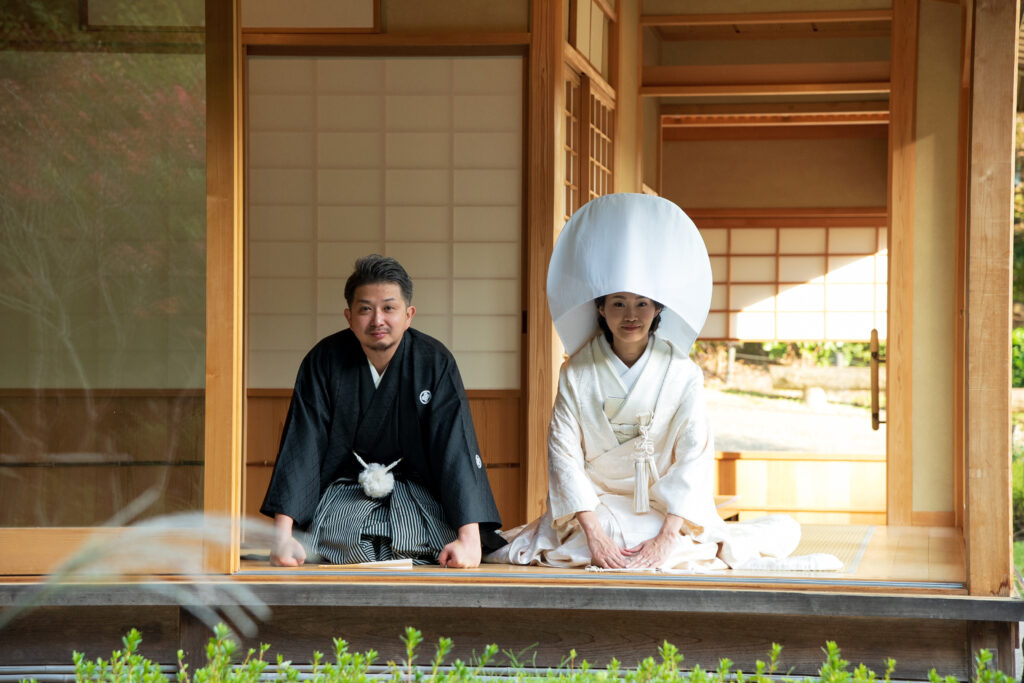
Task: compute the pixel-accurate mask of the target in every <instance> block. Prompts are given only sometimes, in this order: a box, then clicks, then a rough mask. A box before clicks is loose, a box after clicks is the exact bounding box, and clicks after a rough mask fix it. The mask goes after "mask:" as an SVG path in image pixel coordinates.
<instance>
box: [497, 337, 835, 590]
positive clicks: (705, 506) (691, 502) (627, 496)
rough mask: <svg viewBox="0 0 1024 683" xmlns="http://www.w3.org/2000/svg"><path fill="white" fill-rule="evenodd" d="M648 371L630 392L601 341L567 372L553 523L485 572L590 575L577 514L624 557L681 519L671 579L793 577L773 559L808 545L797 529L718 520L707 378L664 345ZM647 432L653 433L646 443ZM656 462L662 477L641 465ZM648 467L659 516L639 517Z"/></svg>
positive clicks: (553, 432) (513, 539)
mask: <svg viewBox="0 0 1024 683" xmlns="http://www.w3.org/2000/svg"><path fill="white" fill-rule="evenodd" d="M616 362H618V365H620V368H616V364H617V363H616ZM637 365H641V366H642V370H641V371H640V373H639V376H636V377H630V376H628V375H627V377H626V380H627V383H628V382H635V383H634V384H633V386H632V387H631V388H630V387H629V386H627V383H624V382H623V379H622V378H621V377H620V374H619V369H624V366H622V365H621V361H618V359H617V358H615V357H614V354H613V352H612V351H611V347H610V346H609V345H608V343H607V342H606V341H605V340H604V339H603V337H602V335H600V334H599V335H597V336H595V337H594V338H593V339H591V340H590V341H589V342H588V343H586V344H584V346H583V347H582V348H581V349H580V350H579V351H578V352H577V353H575V354H574V355H573V356H572V358H570V359H569V361H568V363H566V364H565V365H564V366H563V367H562V370H561V373H560V376H559V381H558V396H557V397H556V399H555V405H554V409H553V414H552V418H551V426H550V429H549V432H548V475H549V492H548V507H547V511H546V512H545V513H544V515H543V516H541V517H540V518H539V519H537V520H534V521H533V522H531V523H529V524H526V525H524V526H521V527H517V528H515V529H512V530H510V531H507V532H504V534H503V535H504V536H505V538H506V539H508V540H509V544H508V545H506V546H504V547H502V548H500V549H499V550H497V551H495V552H494V553H491V554H490V555H488V556H487V557H486V558H485V561H488V562H508V563H512V564H524V565H525V564H538V565H547V566H555V567H582V566H586V565H589V564H590V562H591V557H590V549H589V547H588V545H587V537H586V534H585V533H584V531H583V529H582V528H581V527H580V525H579V523H578V522H577V521H576V518H575V514H576V513H577V512H579V511H582V510H592V511H594V512H595V513H596V514H597V516H598V519H599V520H600V522H601V525H602V527H603V528H604V530H605V532H606V533H607V534H608V536H609V537H610V538H611V539H612V540H613V541H614V542H615V543H617V544H618V545H619V546H620V547H623V548H632V547H634V546H636V545H639V544H640V543H642V542H643V541H646V540H648V539H650V538H653V537H654V536H656V535H657V534H658V532H659V531H660V530H661V525H662V522H663V521H664V519H665V515H666V514H667V513H671V514H675V515H678V516H680V517H682V518H683V519H684V520H685V522H684V525H683V529H682V531H681V538H680V539H679V542H678V543H677V544H676V548H675V550H674V552H673V553H672V554H671V556H670V557H669V558H668V559H667V560H666V561H665V562H664V563H663V564H662V565H661V568H663V569H670V568H675V569H683V570H699V569H724V568H726V567H732V568H739V567H742V566H743V565H745V564H748V565H757V564H758V563H759V562H760V564H761V566H759V567H758V568H761V569H783V568H787V569H788V568H790V567H783V566H777V562H776V566H772V562H775V561H774V560H771V559H770V558H785V557H787V556H788V555H789V554H790V553H792V552H793V550H794V549H795V548H796V546H797V544H798V543H799V540H800V526H799V524H797V522H796V521H795V520H793V519H792V518H791V517H789V516H788V515H769V516H766V517H761V518H759V519H755V520H751V521H749V522H748V521H744V522H737V523H729V524H726V523H725V522H724V521H722V519H721V517H720V516H719V515H718V512H717V510H716V508H715V501H714V495H713V491H712V489H713V476H714V470H713V468H714V466H715V456H714V445H713V440H712V435H711V431H710V429H709V427H708V419H707V414H706V411H705V405H704V384H703V381H704V377H703V374H702V372H701V370H700V368H699V367H698V366H697V365H696V364H695V363H693V362H692V361H691V360H690V359H689V358H688V357H687V355H686V354H685V353H684V352H683V351H681V350H680V349H679V348H678V347H676V346H674V345H673V344H672V343H670V342H668V341H666V340H664V339H661V338H659V337H657V336H654V337H653V339H652V341H651V342H650V343H649V344H648V349H647V351H646V352H645V354H644V356H643V357H641V359H640V360H639V361H638V362H637V364H634V368H636V366H637ZM633 374H635V373H633ZM648 424H649V426H648ZM639 425H644V426H645V428H646V429H645V430H644V431H646V438H647V440H646V441H645V439H644V435H643V434H640V431H641V430H640V427H639ZM645 446H646V448H645ZM651 446H653V449H652V448H651ZM645 450H646V452H647V453H648V454H649V456H648V458H647V459H648V460H649V461H650V463H653V467H652V466H651V465H650V464H648V463H643V464H642V465H639V466H638V465H637V464H636V460H637V458H638V457H643V453H644V451H645ZM642 467H647V468H649V470H648V471H649V474H648V476H647V477H646V478H647V479H648V487H647V494H648V496H649V511H648V512H636V511H635V510H636V509H643V507H645V506H644V504H643V503H642V502H641V503H639V504H637V501H635V498H642V497H643V490H642V489H643V486H642V485H641V486H639V487H637V486H636V483H637V481H638V477H639V476H640V475H639V474H638V472H639V471H640V470H641V468H642ZM650 470H653V472H650ZM640 481H641V482H642V479H640ZM635 489H640V490H637V491H635ZM809 557H813V556H809ZM761 558H764V560H768V563H767V564H765V563H764V562H763V561H761ZM792 559H797V558H792ZM792 568H794V569H796V568H797V567H795V566H794V567H792ZM802 568H814V567H802ZM821 568H825V567H821ZM830 568H835V567H830Z"/></svg>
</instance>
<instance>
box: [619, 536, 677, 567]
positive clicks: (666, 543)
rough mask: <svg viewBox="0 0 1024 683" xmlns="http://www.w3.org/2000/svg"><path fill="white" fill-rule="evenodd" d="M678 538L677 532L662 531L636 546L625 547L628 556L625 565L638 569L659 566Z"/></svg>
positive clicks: (666, 557)
mask: <svg viewBox="0 0 1024 683" xmlns="http://www.w3.org/2000/svg"><path fill="white" fill-rule="evenodd" d="M678 539H679V534H678V533H675V534H666V533H664V531H663V532H662V533H659V534H658V535H657V536H655V537H654V538H649V539H647V540H646V541H644V542H643V543H641V544H640V545H638V546H636V547H633V548H627V549H626V553H628V554H629V556H630V558H629V562H628V564H627V565H626V566H627V567H630V568H640V569H647V568H656V567H660V566H661V565H662V564H663V563H664V562H665V560H667V559H668V558H669V555H671V554H672V550H673V549H674V548H675V545H676V542H677V541H678Z"/></svg>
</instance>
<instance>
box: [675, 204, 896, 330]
mask: <svg viewBox="0 0 1024 683" xmlns="http://www.w3.org/2000/svg"><path fill="white" fill-rule="evenodd" d="M695 220H696V222H697V225H698V226H702V223H703V221H701V220H700V219H699V218H695ZM765 220H767V221H770V220H771V219H765ZM778 220H779V224H778V227H750V226H742V227H740V226H731V227H730V226H724V225H722V222H718V223H717V224H716V227H703V226H702V227H701V228H700V232H701V235H702V236H703V238H704V243H705V244H706V245H707V248H708V255H709V256H710V257H711V270H712V273H713V275H714V282H715V286H714V291H713V298H712V301H711V313H710V314H709V315H708V320H707V323H706V324H705V325H704V330H703V331H702V332H701V338H703V339H742V340H745V341H756V340H773V339H779V340H823V341H864V340H867V339H868V338H869V336H870V333H871V329H872V328H876V329H878V332H879V334H880V335H881V337H882V338H885V336H886V308H887V305H886V292H887V284H886V283H887V280H888V274H887V272H886V267H887V264H886V260H887V254H888V251H887V248H886V229H885V227H883V226H882V225H876V226H856V227H849V226H821V227H818V226H805V225H801V226H799V227H791V224H789V223H788V222H787V221H786V219H785V218H780V219H778ZM823 222H824V221H823ZM793 223H797V221H793ZM705 225H706V223H705ZM719 226H721V227H719Z"/></svg>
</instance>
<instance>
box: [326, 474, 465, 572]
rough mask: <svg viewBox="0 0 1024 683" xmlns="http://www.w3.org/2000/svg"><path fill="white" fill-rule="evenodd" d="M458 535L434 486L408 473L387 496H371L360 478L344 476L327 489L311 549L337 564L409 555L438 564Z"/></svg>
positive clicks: (414, 558) (377, 560) (415, 561)
mask: <svg viewBox="0 0 1024 683" xmlns="http://www.w3.org/2000/svg"><path fill="white" fill-rule="evenodd" d="M456 537H457V535H456V533H455V531H454V530H453V529H452V528H451V526H450V525H449V524H448V523H447V522H446V521H445V517H444V511H443V510H442V509H441V505H440V504H439V503H438V502H437V500H436V499H435V498H434V497H433V496H432V495H430V492H429V491H427V489H426V488H425V487H423V486H422V485H420V484H418V483H416V482H414V481H408V480H402V479H396V480H395V487H394V489H393V490H392V491H391V494H390V495H388V496H385V497H384V498H370V497H369V496H367V495H366V493H365V492H364V491H363V487H362V486H361V485H360V484H359V483H358V482H356V481H353V480H351V479H338V480H337V481H335V482H334V483H333V484H331V485H330V486H329V487H328V488H327V491H325V492H324V495H323V497H322V498H321V499H320V504H319V505H318V506H317V509H316V513H315V514H314V516H313V523H312V524H311V525H310V527H309V546H310V549H311V550H312V551H313V552H315V553H317V554H319V555H320V557H322V558H323V560H324V561H325V562H328V563H331V564H355V563H359V562H379V561H384V560H399V559H409V558H411V559H412V561H413V564H436V563H437V557H438V555H439V554H440V553H441V550H443V549H444V547H445V546H446V545H448V544H449V543H451V542H452V541H454V540H455V539H456Z"/></svg>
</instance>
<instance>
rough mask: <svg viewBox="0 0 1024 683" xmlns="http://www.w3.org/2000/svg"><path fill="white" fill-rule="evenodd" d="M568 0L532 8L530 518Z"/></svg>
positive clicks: (548, 386) (544, 427)
mask: <svg viewBox="0 0 1024 683" xmlns="http://www.w3.org/2000/svg"><path fill="white" fill-rule="evenodd" d="M563 1H564V0H543V1H542V0H534V1H533V2H532V3H531V13H530V35H531V43H530V57H529V63H530V67H529V95H528V107H529V110H528V122H529V123H528V126H527V131H528V137H529V140H528V145H527V168H528V169H529V172H528V173H527V183H526V186H527V211H526V215H527V217H528V220H527V227H526V239H525V240H524V248H525V250H526V259H525V260H526V277H524V278H523V288H524V291H523V303H524V309H525V310H524V316H525V320H526V343H525V348H526V354H525V362H524V364H523V367H524V372H523V379H522V390H523V394H524V396H525V403H524V409H523V416H524V417H523V419H524V433H525V438H524V439H523V445H524V448H525V455H524V458H523V464H524V467H523V470H524V472H523V482H524V505H523V512H524V515H525V517H526V519H535V518H536V517H539V516H540V515H541V514H542V513H543V511H544V504H545V500H546V499H547V491H548V471H547V432H548V422H549V421H550V420H551V405H552V403H553V401H554V395H555V383H556V381H557V380H556V378H555V373H554V368H555V357H554V346H555V337H554V327H553V325H552V324H551V314H550V313H549V312H548V302H547V294H546V292H547V271H548V261H549V260H550V259H551V251H552V249H553V247H554V242H555V234H556V230H557V229H558V228H560V227H561V224H562V214H561V211H562V210H561V205H560V202H559V201H558V200H557V198H558V197H560V196H561V193H562V183H563V178H562V175H561V174H560V173H559V172H558V168H559V167H558V159H559V156H560V154H561V151H562V146H561V140H560V139H559V135H558V131H559V130H560V129H561V117H562V108H563V103H562V98H563V97H564V93H563V92H562V91H563V87H562V85H563V84H562V80H563V79H562V68H563V66H562V64H563V54H564V52H563V44H564V42H565V41H564V40H563V38H562V36H563V31H564V28H565V26H564V22H565V19H564V16H563V13H562V9H563V4H562V3H563Z"/></svg>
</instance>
